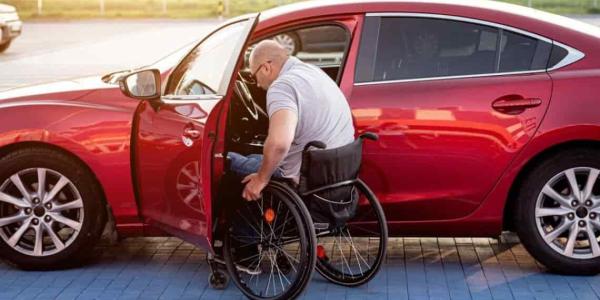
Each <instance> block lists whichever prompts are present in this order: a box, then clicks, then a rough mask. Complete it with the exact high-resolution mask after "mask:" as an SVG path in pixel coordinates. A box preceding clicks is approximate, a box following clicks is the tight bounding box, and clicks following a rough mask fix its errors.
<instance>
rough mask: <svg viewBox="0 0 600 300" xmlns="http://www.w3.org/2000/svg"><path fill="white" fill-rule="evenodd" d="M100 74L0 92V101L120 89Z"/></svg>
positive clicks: (58, 97) (77, 95) (65, 97)
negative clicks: (104, 79) (104, 80)
mask: <svg viewBox="0 0 600 300" xmlns="http://www.w3.org/2000/svg"><path fill="white" fill-rule="evenodd" d="M118 88H119V86H118V85H114V84H107V83H105V82H103V81H102V78H101V77H100V76H92V77H84V78H79V79H73V80H65V81H57V82H51V83H45V84H39V85H32V86H27V87H22V88H14V89H9V90H6V91H3V92H0V103H2V102H6V101H9V100H33V99H35V100H75V99H78V98H81V97H83V96H85V95H87V94H89V93H91V92H93V91H95V90H98V89H118Z"/></svg>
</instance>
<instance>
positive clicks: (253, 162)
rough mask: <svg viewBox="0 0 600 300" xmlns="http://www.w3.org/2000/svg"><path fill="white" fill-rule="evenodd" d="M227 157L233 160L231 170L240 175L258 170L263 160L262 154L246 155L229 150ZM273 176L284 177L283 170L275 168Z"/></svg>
mask: <svg viewBox="0 0 600 300" xmlns="http://www.w3.org/2000/svg"><path fill="white" fill-rule="evenodd" d="M227 158H229V159H230V160H231V171H233V172H235V173H237V174H238V175H240V176H247V175H250V174H252V173H256V172H258V170H259V169H260V166H261V165H262V161H263V156H262V154H250V155H248V156H244V155H241V154H239V153H236V152H228V153H227ZM273 177H283V174H282V173H281V170H280V169H277V170H275V172H274V173H273Z"/></svg>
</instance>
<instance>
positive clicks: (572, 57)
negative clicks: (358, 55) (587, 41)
mask: <svg viewBox="0 0 600 300" xmlns="http://www.w3.org/2000/svg"><path fill="white" fill-rule="evenodd" d="M365 17H366V18H370V17H377V18H381V17H408V18H410V17H415V18H430V19H442V20H452V21H459V22H466V23H473V24H478V25H484V26H489V27H494V28H497V29H499V30H506V31H508V32H513V33H517V34H521V35H524V36H527V37H531V38H534V39H537V40H540V41H543V42H546V43H549V44H551V45H553V46H554V45H556V46H559V47H562V48H564V49H565V50H567V52H568V54H567V55H566V56H565V57H564V58H563V59H562V60H561V61H560V62H558V63H557V64H556V65H554V66H553V67H551V68H544V69H536V70H526V71H514V72H496V73H486V74H472V75H455V76H440V77H426V78H414V79H397V80H373V81H366V82H356V74H355V76H354V77H355V81H354V85H355V86H361V85H373V84H384V83H401V82H420V81H433V80H448V79H463V78H479V77H493V76H508V75H521V74H538V73H545V72H549V71H554V70H557V69H560V68H562V67H565V66H567V65H570V64H573V63H575V62H577V61H579V60H581V59H583V58H584V57H585V54H584V53H583V52H581V51H579V50H577V49H575V48H573V47H570V46H567V45H565V44H562V43H559V42H557V41H554V40H551V39H549V38H547V37H544V36H541V35H538V34H535V33H531V32H528V31H524V30H521V29H518V28H514V27H510V26H507V25H503V24H498V23H493V22H489V21H483V20H479V19H472V18H467V17H459V16H452V15H442V14H431V13H367V14H365ZM361 35H362V33H361ZM359 47H360V45H359ZM357 62H358V59H357ZM355 69H356V68H355Z"/></svg>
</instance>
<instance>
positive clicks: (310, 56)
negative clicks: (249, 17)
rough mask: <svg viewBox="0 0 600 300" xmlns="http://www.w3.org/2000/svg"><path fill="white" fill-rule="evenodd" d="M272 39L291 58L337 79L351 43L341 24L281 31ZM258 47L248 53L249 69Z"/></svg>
mask: <svg viewBox="0 0 600 300" xmlns="http://www.w3.org/2000/svg"><path fill="white" fill-rule="evenodd" d="M268 39H272V40H274V41H276V42H278V43H279V44H280V45H281V46H283V47H284V48H285V49H286V50H288V53H289V54H290V55H292V56H295V57H296V58H298V59H300V60H302V61H303V62H305V63H310V64H313V65H316V66H318V67H321V68H322V69H323V70H324V71H325V72H326V73H327V74H328V75H329V76H330V77H331V78H332V79H333V80H336V79H337V75H338V72H339V67H340V66H341V64H342V60H343V58H344V53H345V51H346V46H347V44H348V40H349V38H348V32H347V31H346V29H345V28H344V27H342V26H339V25H316V26H310V27H304V28H299V29H295V30H289V31H284V32H280V33H278V34H276V35H274V36H270V37H268ZM254 46H255V44H253V45H251V46H250V47H249V48H248V50H247V52H246V67H247V66H248V59H249V57H250V52H251V51H252V49H253V48H254Z"/></svg>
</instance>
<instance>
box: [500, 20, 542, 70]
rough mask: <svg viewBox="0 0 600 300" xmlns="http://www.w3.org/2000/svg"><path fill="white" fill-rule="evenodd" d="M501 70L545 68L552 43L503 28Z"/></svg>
mask: <svg viewBox="0 0 600 300" xmlns="http://www.w3.org/2000/svg"><path fill="white" fill-rule="evenodd" d="M501 32H502V47H501V55H500V68H499V71H500V72H516V71H528V70H543V69H545V68H546V64H547V63H548V58H549V57H550V51H551V49H552V44H550V43H547V42H544V41H540V40H538V39H535V38H532V37H528V36H525V35H522V34H518V33H513V32H509V31H506V30H502V31H501Z"/></svg>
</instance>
